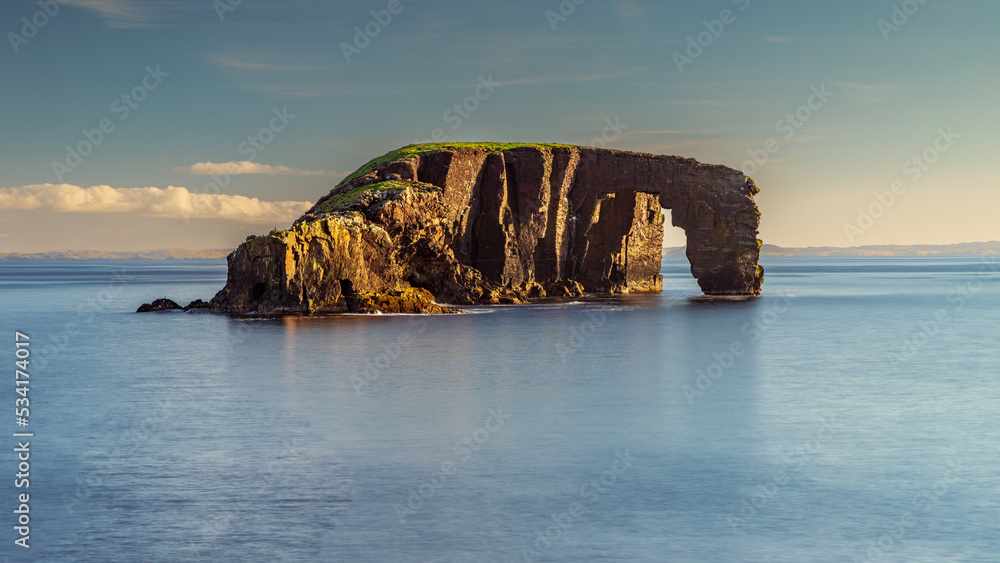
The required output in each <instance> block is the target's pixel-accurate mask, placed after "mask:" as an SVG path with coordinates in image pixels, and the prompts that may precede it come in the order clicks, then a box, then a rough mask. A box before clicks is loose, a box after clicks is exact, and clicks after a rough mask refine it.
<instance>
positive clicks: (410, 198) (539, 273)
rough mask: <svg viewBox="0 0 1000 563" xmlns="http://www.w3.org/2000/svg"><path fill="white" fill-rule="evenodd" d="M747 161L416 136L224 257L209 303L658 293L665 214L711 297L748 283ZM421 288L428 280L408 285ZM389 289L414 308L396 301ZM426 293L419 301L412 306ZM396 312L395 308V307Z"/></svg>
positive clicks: (258, 308)
mask: <svg viewBox="0 0 1000 563" xmlns="http://www.w3.org/2000/svg"><path fill="white" fill-rule="evenodd" d="M756 193H757V188H756V186H755V185H754V183H753V181H752V180H750V179H749V178H747V177H746V176H745V175H744V174H743V173H741V172H739V171H736V170H732V169H730V168H726V167H723V166H710V165H704V164H701V163H698V162H697V161H695V160H691V159H684V158H678V157H671V156H656V155H650V154H639V153H629V152H621V151H612V150H605V149H592V148H583V147H575V146H566V145H500V144H448V145H411V146H408V147H404V148H403V149H400V150H398V151H394V152H392V153H389V154H387V155H385V156H383V157H380V158H377V159H375V160H373V161H371V162H369V163H368V164H366V165H365V166H363V167H362V168H361V169H360V170H358V171H357V172H355V173H354V174H352V175H351V176H349V177H348V178H346V179H345V180H344V181H343V182H341V183H340V185H338V186H337V187H336V188H335V189H334V190H333V191H332V192H330V194H328V195H326V196H324V197H323V198H321V199H320V200H319V201H318V202H317V203H316V204H315V205H314V206H313V207H312V208H311V209H310V210H309V211H307V212H306V213H305V214H304V215H303V216H302V217H301V218H299V219H298V220H297V221H296V222H295V224H294V225H293V226H292V228H291V229H289V230H287V231H275V232H272V233H271V234H270V235H268V236H264V237H250V238H248V240H247V242H245V243H244V244H243V245H241V246H240V247H239V248H238V249H237V250H236V251H235V252H233V253H232V254H230V256H229V259H228V261H229V277H228V281H227V283H226V287H225V288H224V289H223V290H222V291H220V292H219V293H218V294H217V295H216V296H215V298H214V299H212V302H211V306H212V307H213V308H215V309H217V310H221V311H224V312H229V313H235V314H248V313H259V314H285V313H310V312H343V311H353V310H365V309H364V308H363V307H361V308H359V304H360V303H368V304H371V303H376V304H378V305H374V306H370V307H369V310H371V309H372V308H373V309H374V310H384V311H387V312H415V311H418V310H420V309H422V308H424V309H425V310H427V311H430V312H439V310H440V309H441V308H440V307H439V306H436V305H434V303H433V300H437V301H439V302H442V303H450V304H475V303H519V302H523V301H524V300H526V299H529V298H536V297H545V296H564V297H568V296H577V295H580V294H581V293H582V292H583V291H587V292H593V293H628V292H636V291H659V290H660V289H661V288H662V279H661V277H660V275H659V270H660V259H661V253H662V250H661V247H662V242H663V228H664V215H663V214H662V213H661V208H668V209H672V210H673V222H674V225H675V226H677V227H681V228H683V229H684V230H685V231H686V233H687V237H688V251H687V254H688V258H689V260H690V262H691V270H692V273H693V274H694V276H695V277H696V278H697V279H698V283H699V284H700V285H701V288H702V290H703V291H704V292H705V293H706V294H709V295H748V296H753V295H758V294H759V293H760V287H761V281H762V270H761V268H760V267H759V266H758V264H757V262H758V259H759V256H760V247H759V243H758V240H757V228H758V225H759V220H760V214H759V212H758V210H757V207H756V205H755V204H754V201H753V196H754V195H755V194H756ZM418 290H426V291H418ZM392 294H396V295H397V296H403V295H404V294H405V298H404V297H400V299H399V301H406V303H408V305H406V306H405V307H402V309H400V310H399V311H397V309H396V308H395V307H394V306H393V303H394V302H393V301H392V299H389V297H392ZM421 304H423V305H421ZM404 309H405V310H404Z"/></svg>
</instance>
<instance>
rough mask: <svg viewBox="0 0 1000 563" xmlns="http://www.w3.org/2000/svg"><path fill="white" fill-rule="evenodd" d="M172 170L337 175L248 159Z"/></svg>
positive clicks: (269, 174)
mask: <svg viewBox="0 0 1000 563" xmlns="http://www.w3.org/2000/svg"><path fill="white" fill-rule="evenodd" d="M174 172H183V173H184V174H194V175H199V176H211V175H213V174H233V175H235V174H263V175H265V176H337V175H342V176H345V175H346V174H340V173H339V172H327V171H326V170H300V169H298V168H289V167H288V166H271V165H268V164H258V163H256V162H250V161H248V160H241V161H239V162H199V163H197V164H194V165H192V166H187V167H183V166H178V167H176V168H174Z"/></svg>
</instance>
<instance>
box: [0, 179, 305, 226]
mask: <svg viewBox="0 0 1000 563" xmlns="http://www.w3.org/2000/svg"><path fill="white" fill-rule="evenodd" d="M311 206H312V204H311V203H308V202H303V201H261V200H259V199H257V198H250V197H246V196H242V195H228V194H203V193H194V192H191V191H190V190H188V189H187V188H180V187H175V186H170V187H168V188H166V189H161V188H112V187H111V186H91V187H89V188H82V187H80V186H74V185H71V184H34V185H29V186H18V187H14V188H2V189H0V211H15V210H24V211H28V210H37V211H50V212H54V213H131V214H135V215H145V216H152V217H171V218H181V219H183V218H192V219H221V220H229V221H245V222H251V223H271V222H273V223H275V224H281V223H288V222H291V221H293V220H295V219H297V218H298V217H299V216H300V215H302V213H304V212H305V211H306V210H307V209H309V208H310V207H311Z"/></svg>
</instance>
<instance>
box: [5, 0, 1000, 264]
mask: <svg viewBox="0 0 1000 563" xmlns="http://www.w3.org/2000/svg"><path fill="white" fill-rule="evenodd" d="M998 21H1000V2H996V1H994V0H925V1H924V2H923V3H921V1H920V0H906V1H899V0H895V1H885V0H838V1H836V2H811V1H802V0H772V1H764V0H711V1H697V2H694V1H688V2H679V1H670V0H666V1H664V0H656V1H653V0H531V1H525V0H507V1H505V2H487V1H468V0H464V1H458V0H366V1H361V0H357V1H355V0H333V1H319V0H283V1H280V2H279V1H264V0H214V1H213V0H155V1H154V0H72V1H69V0H43V1H42V2H38V1H26V0H10V1H7V0H5V1H4V2H3V3H2V5H0V31H2V32H3V34H4V36H5V40H4V42H3V44H2V45H0V65H2V67H0V68H2V72H3V74H2V76H3V80H2V83H3V86H2V89H0V92H2V94H0V103H2V106H0V107H2V109H0V131H2V132H3V134H2V135H0V252H45V251H57V250H73V249H88V250H105V251H136V250H151V249H161V248H190V249H222V248H232V247H235V246H236V245H238V244H239V243H240V242H242V241H243V239H244V238H245V237H246V236H247V235H248V234H261V233H265V232H267V231H269V230H271V229H272V228H275V227H282V228H284V227H287V226H288V225H289V224H290V223H291V222H292V221H293V220H294V219H295V218H296V217H298V216H299V215H300V214H301V213H302V211H304V210H305V209H306V208H308V207H309V205H310V204H311V203H312V202H314V201H315V200H316V199H318V198H319V197H321V196H322V195H325V194H326V193H327V192H328V191H329V190H330V189H331V188H332V187H334V186H335V185H336V184H337V182H338V181H339V180H340V179H341V178H342V177H344V176H345V175H346V174H347V173H349V172H351V171H353V170H355V169H357V168H358V167H360V166H361V165H362V164H364V163H365V162H367V161H368V160H370V159H371V158H373V157H375V156H379V155H381V154H384V153H386V152H389V151H391V150H393V149H396V148H398V147H400V146H403V145H407V144H410V143H414V142H419V141H423V140H427V139H430V138H432V137H433V136H434V135H435V132H436V133H437V136H438V138H444V139H447V140H449V141H498V142H553V143H567V144H579V145H587V146H607V147H609V148H615V149H622V150H632V151H641V152H649V153H655V154H670V155H680V156H684V157H693V158H696V159H698V160H699V161H701V162H706V163H715V164H724V165H727V166H731V167H734V168H738V169H741V170H743V171H744V172H746V173H747V174H748V175H750V176H751V177H752V178H753V179H754V180H755V181H756V183H757V185H758V186H759V187H760V188H761V193H760V194H759V195H758V196H757V202H758V204H759V206H760V208H761V212H762V224H761V235H760V236H761V238H762V239H763V240H764V241H765V242H766V243H771V244H778V245H782V246H795V247H800V246H823V245H825V246H857V245H869V244H951V243H958V242H975V241H989V240H998V239H1000V222H998V221H997V220H996V215H997V211H998V210H1000V190H997V187H998V186H997V178H998V177H1000V176H998V174H997V172H998V164H997V163H998V162H1000V159H998V158H997V148H998V143H997V141H996V138H997V131H998V129H1000V127H998V126H1000V105H998V104H997V103H996V101H995V100H996V94H997V91H998V89H1000V72H998V70H1000V68H998V67H1000V63H998V62H997V53H998V52H1000V34H997V33H996V29H995V28H996V22H998ZM477 93H478V94H479V96H478V98H477V97H476V95H477ZM470 96H471V97H472V98H471V99H470ZM456 104H459V106H458V109H457V110H456V108H455V106H456ZM463 104H464V107H463ZM470 110H471V111H470ZM213 174H214V176H213ZM683 243H684V237H683V232H681V231H680V230H679V229H671V232H668V233H667V238H666V244H667V245H669V246H675V245H676V246H679V245H682V244H683Z"/></svg>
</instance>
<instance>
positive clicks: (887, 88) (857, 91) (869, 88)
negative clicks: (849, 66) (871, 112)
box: [837, 82, 903, 102]
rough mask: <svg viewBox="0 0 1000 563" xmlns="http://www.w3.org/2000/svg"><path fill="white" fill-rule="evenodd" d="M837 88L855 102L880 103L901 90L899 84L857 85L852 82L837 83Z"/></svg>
mask: <svg viewBox="0 0 1000 563" xmlns="http://www.w3.org/2000/svg"><path fill="white" fill-rule="evenodd" d="M837 87H838V88H840V89H841V90H842V91H843V92H844V93H845V94H847V97H848V98H850V99H851V100H853V101H855V102H881V101H883V100H885V99H887V98H888V97H889V96H891V95H892V94H893V93H895V92H897V91H899V90H901V89H902V88H903V87H902V85H900V84H857V83H852V82H838V83H837Z"/></svg>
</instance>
